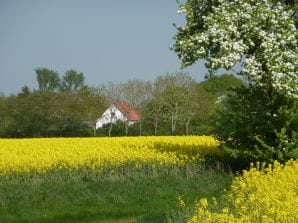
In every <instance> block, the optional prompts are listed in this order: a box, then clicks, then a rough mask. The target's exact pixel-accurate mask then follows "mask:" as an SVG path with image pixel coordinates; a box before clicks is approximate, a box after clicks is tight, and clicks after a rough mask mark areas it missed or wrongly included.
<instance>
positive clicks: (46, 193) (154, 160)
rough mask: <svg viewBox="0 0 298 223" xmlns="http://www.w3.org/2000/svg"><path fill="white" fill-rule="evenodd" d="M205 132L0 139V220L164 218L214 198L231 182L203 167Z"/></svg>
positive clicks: (210, 142)
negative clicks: (183, 205)
mask: <svg viewBox="0 0 298 223" xmlns="http://www.w3.org/2000/svg"><path fill="white" fill-rule="evenodd" d="M217 145H218V142H217V141H216V140H215V139H213V138H212V137H208V136H179V137H178V136H177V137H119V138H56V139H20V140H13V139H7V140H5V139H0V222H1V223H39V222H42V223H62V222H64V223H76V222H77V223H79V222H80V223H84V222H85V223H98V222H106V223H108V222H110V223H111V222H165V221H166V219H168V215H171V214H172V213H173V212H175V210H177V211H178V209H179V201H178V198H181V199H183V200H184V201H186V202H190V203H193V202H194V201H195V200H196V199H200V198H202V197H207V198H209V197H219V196H220V195H221V194H222V193H223V190H224V188H225V187H226V186H227V185H228V184H229V182H230V176H228V175H227V174H225V173H222V172H218V171H212V170H208V169H206V168H205V166H204V162H203V161H202V160H203V159H204V157H205V156H206V155H214V154H219V153H220V151H219V149H218V148H217Z"/></svg>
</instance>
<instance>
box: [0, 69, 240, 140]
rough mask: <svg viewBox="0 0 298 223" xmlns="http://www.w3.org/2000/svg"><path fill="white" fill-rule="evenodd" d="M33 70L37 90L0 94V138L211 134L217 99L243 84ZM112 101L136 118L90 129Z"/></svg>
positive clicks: (181, 76) (182, 76)
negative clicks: (90, 77)
mask: <svg viewBox="0 0 298 223" xmlns="http://www.w3.org/2000/svg"><path fill="white" fill-rule="evenodd" d="M35 73H36V81H37V82H38V89H33V90H31V89H29V88H28V87H27V86H24V87H22V89H21V91H20V92H19V93H17V94H15V95H10V96H4V95H2V96H0V137H14V138H23V137H74V136H122V135H189V134H200V135H202V134H212V132H214V130H215V128H216V119H217V116H218V113H217V110H218V108H219V107H220V105H221V103H219V102H220V100H221V99H222V98H223V97H224V95H226V94H227V93H228V91H229V89H230V88H232V87H237V86H240V85H242V84H243V81H242V80H240V79H238V78H236V77H235V76H233V75H228V74H224V75H221V76H214V75H212V76H211V77H209V78H208V79H206V80H205V81H202V82H197V81H195V80H194V79H193V78H191V77H190V75H189V74H188V73H183V72H177V73H173V74H165V75H160V76H158V77H157V78H156V79H155V80H154V81H152V82H149V81H142V80H137V79H134V80H128V81H127V82H124V83H115V82H109V83H106V84H101V85H100V86H98V87H90V86H87V85H86V84H85V77H84V74H83V73H80V72H77V71H75V70H72V69H71V70H68V71H66V72H65V74H64V75H63V76H60V75H59V74H58V73H57V72H55V71H53V70H51V69H48V68H38V69H36V70H35ZM115 102H122V103H125V104H127V105H128V106H129V107H131V108H133V109H135V110H136V111H137V112H138V113H139V115H140V121H139V122H137V123H135V124H134V125H129V126H128V125H127V123H123V122H120V121H119V122H117V123H116V124H112V123H110V124H106V125H104V126H103V127H102V128H100V129H96V121H97V119H98V118H99V117H100V116H101V115H102V113H103V112H104V111H105V110H106V109H107V108H108V107H109V105H111V104H112V103H115ZM112 125H113V126H112Z"/></svg>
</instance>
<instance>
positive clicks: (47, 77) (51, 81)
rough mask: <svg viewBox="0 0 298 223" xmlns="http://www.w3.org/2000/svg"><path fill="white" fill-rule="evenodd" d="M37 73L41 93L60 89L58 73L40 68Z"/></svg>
mask: <svg viewBox="0 0 298 223" xmlns="http://www.w3.org/2000/svg"><path fill="white" fill-rule="evenodd" d="M35 72H36V80H37V82H38V87H39V90H40V91H55V90H57V89H58V88H59V87H60V78H59V74H58V73H57V72H56V71H53V70H50V69H47V68H38V69H36V70H35Z"/></svg>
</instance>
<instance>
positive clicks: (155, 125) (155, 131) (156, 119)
mask: <svg viewBox="0 0 298 223" xmlns="http://www.w3.org/2000/svg"><path fill="white" fill-rule="evenodd" d="M157 127H158V118H157V116H155V118H154V135H155V136H156V135H157Z"/></svg>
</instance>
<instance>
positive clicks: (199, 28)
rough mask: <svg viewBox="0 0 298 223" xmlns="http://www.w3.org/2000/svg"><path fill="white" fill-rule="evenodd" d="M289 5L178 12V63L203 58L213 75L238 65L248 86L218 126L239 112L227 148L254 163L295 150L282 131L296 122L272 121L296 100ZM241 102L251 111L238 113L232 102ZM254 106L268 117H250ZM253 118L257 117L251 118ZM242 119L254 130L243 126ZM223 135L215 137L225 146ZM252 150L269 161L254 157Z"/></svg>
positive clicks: (214, 2)
mask: <svg viewBox="0 0 298 223" xmlns="http://www.w3.org/2000/svg"><path fill="white" fill-rule="evenodd" d="M293 2H294V1H276V0H275V1H274V0H269V1H268V0H254V1H246V0H233V1H227V0H211V1H205V0H199V1H198V0H187V1H186V2H185V3H184V4H180V9H181V10H180V12H181V13H185V15H186V25H185V26H184V27H177V29H178V33H177V34H176V35H175V37H174V38H175V44H174V46H173V50H174V51H175V52H176V53H177V54H178V56H179V58H180V59H181V61H182V66H184V67H185V66H189V65H192V64H194V63H195V62H196V61H197V60H198V59H206V61H207V62H206V66H207V68H209V69H210V70H211V71H214V70H217V69H219V68H225V69H227V70H229V69H232V68H233V67H234V65H235V64H239V63H240V64H241V65H242V68H243V69H242V70H241V71H240V72H239V74H240V75H242V76H243V77H244V78H245V79H247V82H248V84H247V86H246V87H244V88H239V89H237V90H235V93H234V94H231V96H229V97H228V99H227V101H226V105H225V108H226V111H229V112H223V113H222V116H221V122H222V123H224V120H225V119H226V118H227V117H229V115H228V114H232V113H233V112H234V113H237V115H235V116H234V118H233V119H232V120H231V122H234V123H233V125H232V124H231V125H230V127H231V128H229V129H228V128H226V129H227V133H228V132H230V133H232V132H233V133H236V134H233V140H235V141H237V143H233V144H228V143H227V145H229V146H231V147H232V149H234V150H235V151H237V150H241V151H247V152H246V154H248V155H249V156H250V157H251V158H252V159H262V160H271V159H273V158H278V159H281V158H280V157H281V155H280V154H281V153H282V154H284V155H283V157H287V155H286V154H287V153H288V154H290V153H291V151H292V150H291V148H292V147H297V141H296V140H295V137H293V135H295V134H292V133H290V132H289V131H288V130H286V129H287V128H288V126H292V125H293V122H295V121H294V120H295V118H294V117H293V115H289V116H283V117H285V118H284V119H281V120H280V121H279V122H277V123H276V121H275V115H278V114H279V113H284V114H286V113H289V114H292V112H291V111H293V110H294V108H295V105H296V101H297V98H298V75H297V74H298V45H297V28H296V26H295V21H296V20H297V13H296V11H295V10H297V5H296V6H295V5H294V4H293ZM242 89H244V90H242ZM247 92H249V93H247ZM251 95H253V96H254V97H251ZM281 98H283V99H284V101H287V102H289V103H288V104H289V106H284V104H283V103H281V102H280V100H281ZM240 101H242V102H243V103H244V102H246V104H247V105H248V106H249V108H247V109H240V108H239V107H237V106H236V105H235V106H233V104H230V103H235V104H237V105H240V104H241V103H236V102H240ZM256 101H259V107H258V108H259V109H258V111H262V114H263V113H265V114H269V115H267V116H266V117H264V116H263V115H260V116H259V115H258V113H254V111H253V110H254V103H255V102H256ZM242 106H245V105H244V104H242ZM261 107H262V109H260V108H261ZM235 109H238V110H235ZM276 112H279V113H276ZM252 114H254V115H255V116H256V118H254V119H253V118H252ZM243 117H244V118H243ZM243 119H245V120H246V121H247V122H250V124H251V126H255V127H254V128H249V127H247V126H245V125H242V121H243ZM264 119H266V120H267V121H266V127H267V128H268V129H270V131H264V132H263V133H262V134H261V136H260V135H259V132H258V131H257V130H256V127H257V126H259V125H262V123H264ZM252 122H254V123H252ZM222 123H221V124H222ZM290 123H291V124H290ZM270 126H274V128H273V127H270ZM240 127H241V128H243V129H245V131H248V132H250V133H251V134H250V135H251V136H254V137H259V136H260V137H259V138H260V139H259V142H262V143H259V144H256V142H255V140H250V141H249V143H247V140H249V138H247V137H246V136H245V135H244V134H241V133H240V132H242V131H239V128H240ZM294 131H296V130H294ZM281 132H282V133H281ZM237 133H239V134H237ZM223 135H224V133H223V132H221V133H220V135H219V137H220V138H224V139H225V141H226V142H227V141H228V140H229V139H230V138H229V137H231V136H227V135H229V134H227V135H225V137H223ZM280 135H283V138H287V140H288V143H287V146H284V147H282V148H281V147H280V144H282V140H283V139H281V137H280ZM272 142H274V143H273V144H272ZM293 145H294V146H293ZM256 147H258V150H261V151H262V154H263V155H264V154H267V156H263V155H261V153H257V152H256V150H257V149H256ZM268 150H271V151H272V152H268ZM267 152H268V153H267ZM278 154H279V155H278Z"/></svg>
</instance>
